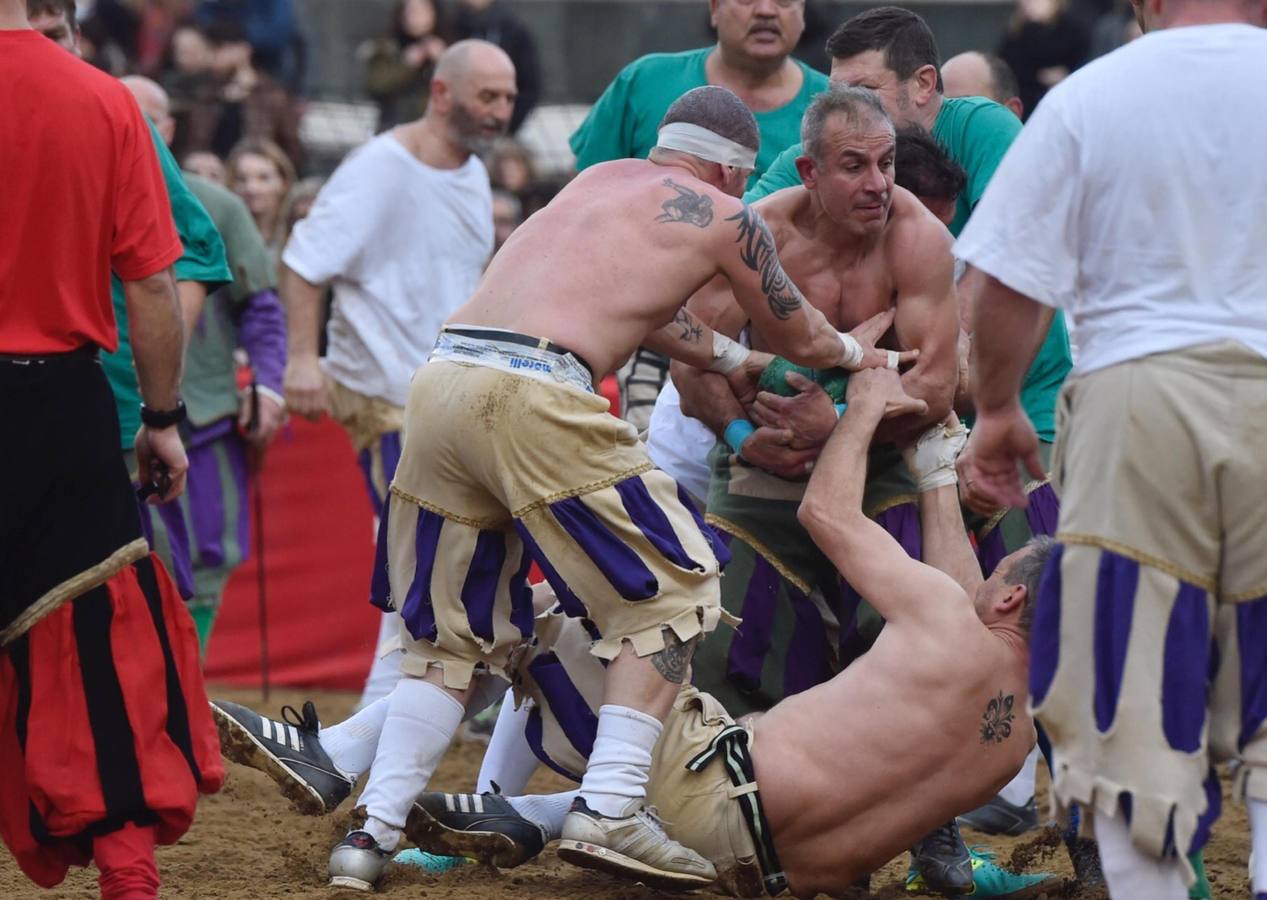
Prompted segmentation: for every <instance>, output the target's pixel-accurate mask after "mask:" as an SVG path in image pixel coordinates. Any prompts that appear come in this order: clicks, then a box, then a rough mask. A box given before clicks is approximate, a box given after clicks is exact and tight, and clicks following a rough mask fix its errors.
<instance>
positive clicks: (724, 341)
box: [708, 331, 752, 375]
mask: <svg viewBox="0 0 1267 900" xmlns="http://www.w3.org/2000/svg"><path fill="white" fill-rule="evenodd" d="M751 352H752V351H751V350H749V349H748V348H747V347H745V346H744V345H743V344H741V343H739V342H738V341H732V340H731V339H730V338H728V337H726V335H724V334H722V333H721V332H720V331H714V332H713V361H712V362H711V363H709V364H708V371H710V372H720V373H721V374H722V375H729V374H730V373H731V372H733V371H735V369H737V368H739V367H740V366H742V365H743V364H744V362H745V361H746V360H747V359H748V354H750V353H751Z"/></svg>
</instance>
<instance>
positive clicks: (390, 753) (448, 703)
mask: <svg viewBox="0 0 1267 900" xmlns="http://www.w3.org/2000/svg"><path fill="white" fill-rule="evenodd" d="M388 702H389V705H388V708H387V718H386V721H385V722H384V723H383V733H382V736H381V737H380V738H379V741H378V752H377V753H375V755H374V763H373V765H372V766H370V777H369V781H368V782H367V783H366V785H365V790H364V792H363V793H362V794H361V798H360V800H359V801H358V803H359V804H360V805H362V806H364V807H365V810H366V812H367V813H368V814H369V818H368V819H367V820H366V823H365V830H366V831H368V832H369V833H370V834H371V835H373V837H374V840H376V841H378V843H379V845H380V846H382V847H383V848H384V849H385V850H393V849H395V847H396V843H397V842H398V841H399V840H400V829H401V828H403V827H404V825H405V818H406V816H407V815H408V814H409V808H410V807H411V806H412V805H413V802H414V800H416V799H417V798H418V795H419V794H421V793H422V792H423V791H424V790H426V788H427V782H428V781H430V780H431V774H432V773H433V772H434V771H435V769H436V765H437V764H439V762H440V757H442V756H444V752H445V751H446V750H448V749H449V742H450V741H452V739H453V734H454V732H456V731H457V729H458V725H460V724H461V723H462V713H463V706H462V704H461V703H459V702H458V701H457V700H456V699H454V697H453V695H451V694H450V693H449V692H448V691H445V690H444V689H442V688H439V687H436V686H435V685H433V684H429V683H427V682H425V681H421V680H420V679H417V678H401V679H400V681H399V682H398V683H397V685H396V688H395V690H393V691H392V694H391V697H390V698H388Z"/></svg>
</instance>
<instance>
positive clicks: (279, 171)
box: [228, 138, 295, 259]
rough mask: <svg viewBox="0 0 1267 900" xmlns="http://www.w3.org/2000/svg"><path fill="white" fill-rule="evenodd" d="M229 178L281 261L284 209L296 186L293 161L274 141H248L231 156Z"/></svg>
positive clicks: (284, 222)
mask: <svg viewBox="0 0 1267 900" xmlns="http://www.w3.org/2000/svg"><path fill="white" fill-rule="evenodd" d="M228 175H229V187H230V188H231V189H232V190H233V192H234V193H235V194H237V195H238V196H239V197H241V198H242V199H243V200H245V201H246V208H247V209H249V210H250V211H251V216H252V218H254V219H255V226H256V227H257V228H258V229H259V230H260V234H262V235H263V236H264V242H265V243H266V244H268V249H269V251H270V252H271V253H272V254H273V258H274V259H278V258H280V256H281V251H282V247H284V246H285V240H286V219H285V216H284V215H283V213H282V209H283V206H284V205H285V202H286V197H287V196H288V195H289V194H290V189H291V187H293V186H294V184H295V167H294V165H293V164H292V163H291V161H290V158H289V157H287V156H286V154H285V153H284V152H283V151H282V148H281V147H279V146H277V145H276V144H274V143H273V142H272V141H268V140H262V139H259V138H248V139H246V140H244V141H242V143H240V144H238V145H237V146H236V147H234V148H233V152H232V153H230V154H229V161H228Z"/></svg>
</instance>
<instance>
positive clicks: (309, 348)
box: [280, 264, 325, 359]
mask: <svg viewBox="0 0 1267 900" xmlns="http://www.w3.org/2000/svg"><path fill="white" fill-rule="evenodd" d="M280 281H281V285H280V287H281V294H282V302H283V303H284V304H285V307H286V326H287V328H286V346H287V350H288V356H289V358H290V359H301V358H304V357H311V358H314V359H315V358H316V356H317V347H318V344H319V342H320V341H319V339H320V335H321V298H322V295H323V294H324V293H325V287H324V286H323V285H319V284H313V283H311V282H310V281H308V280H307V279H305V278H303V277H302V276H301V275H299V274H297V273H296V272H294V271H293V270H291V269H290V268H289V267H288V266H286V265H285V264H283V265H282V271H281V279H280Z"/></svg>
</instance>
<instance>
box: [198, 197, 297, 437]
mask: <svg viewBox="0 0 1267 900" xmlns="http://www.w3.org/2000/svg"><path fill="white" fill-rule="evenodd" d="M185 180H186V184H187V185H188V186H189V189H190V190H191V191H192V192H193V194H194V196H195V197H197V198H198V200H199V201H201V203H202V205H203V206H204V207H205V208H206V210H207V212H208V213H209V214H210V215H211V220H212V222H214V223H215V227H216V229H217V230H218V231H219V232H220V236H221V237H222V238H223V239H224V244H225V249H226V251H227V253H228V259H229V264H230V266H231V271H232V274H233V283H232V284H229V285H227V286H225V287H223V288H221V289H220V290H218V291H216V292H215V293H213V294H210V295H209V296H208V297H207V302H206V304H205V305H204V306H203V309H202V317H201V318H200V319H199V320H198V322H197V324H196V325H194V328H193V332H192V333H191V334H190V335H189V344H188V346H187V347H186V348H185V377H184V380H183V381H181V385H180V388H181V393H182V394H183V395H184V398H185V405H186V406H187V407H188V408H189V421H190V422H191V423H192V424H193V425H195V426H197V427H199V428H202V427H205V426H207V425H210V424H211V423H212V422H215V421H217V420H219V419H223V418H224V417H226V416H234V415H237V411H238V387H237V380H236V377H235V372H236V370H237V365H236V363H235V362H234V360H233V351H234V350H235V349H236V347H237V345H238V338H237V319H238V317H239V316H240V315H241V313H242V308H243V304H244V303H245V302H246V300H247V299H248V298H250V297H252V296H254V295H255V294H257V293H259V292H260V291H265V290H269V289H271V288H276V287H277V273H276V269H275V268H274V266H273V258H272V255H271V254H270V253H269V252H268V246H267V245H266V244H265V243H264V238H263V237H261V236H260V232H259V229H258V228H256V227H255V221H254V220H253V219H252V218H251V213H250V211H249V210H247V208H246V204H244V203H243V202H242V201H241V199H239V198H238V196H237V195H236V194H234V193H233V192H231V191H228V190H225V189H224V188H222V187H220V186H219V185H218V184H212V183H211V182H209V181H206V180H204V179H202V178H199V177H197V176H196V175H188V176H186V179H185Z"/></svg>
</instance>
